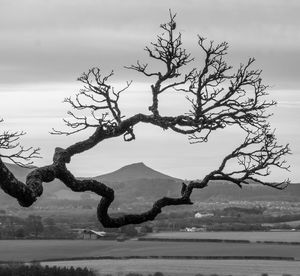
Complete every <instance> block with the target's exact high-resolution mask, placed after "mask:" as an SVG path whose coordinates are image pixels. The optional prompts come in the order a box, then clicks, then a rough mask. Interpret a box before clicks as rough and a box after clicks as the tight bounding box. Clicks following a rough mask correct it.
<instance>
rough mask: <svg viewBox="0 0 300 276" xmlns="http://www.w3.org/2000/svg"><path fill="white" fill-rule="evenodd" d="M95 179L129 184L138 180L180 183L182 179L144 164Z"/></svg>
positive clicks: (124, 168)
mask: <svg viewBox="0 0 300 276" xmlns="http://www.w3.org/2000/svg"><path fill="white" fill-rule="evenodd" d="M94 179H96V180H99V181H103V182H128V181H134V180H137V179H148V180H149V179H164V180H176V181H180V179H177V178H174V177H172V176H169V175H166V174H163V173H161V172H158V171H156V170H153V169H151V168H149V167H148V166H146V165H145V164H144V163H142V162H140V163H133V164H130V165H127V166H124V167H122V168H120V169H118V170H116V171H113V172H111V173H107V174H103V175H99V176H96V177H94Z"/></svg>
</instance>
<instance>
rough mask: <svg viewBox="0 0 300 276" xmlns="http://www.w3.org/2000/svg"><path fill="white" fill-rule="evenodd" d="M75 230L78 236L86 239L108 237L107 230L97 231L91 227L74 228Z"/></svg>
mask: <svg viewBox="0 0 300 276" xmlns="http://www.w3.org/2000/svg"><path fill="white" fill-rule="evenodd" d="M72 231H73V232H76V233H77V234H78V238H81V239H84V240H97V239H101V238H103V237H106V232H103V231H95V230H91V229H72Z"/></svg>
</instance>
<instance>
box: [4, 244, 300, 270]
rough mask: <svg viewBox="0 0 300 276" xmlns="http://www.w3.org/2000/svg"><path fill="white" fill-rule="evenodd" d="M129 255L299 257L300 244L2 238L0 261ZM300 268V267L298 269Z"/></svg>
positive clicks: (297, 258)
mask: <svg viewBox="0 0 300 276" xmlns="http://www.w3.org/2000/svg"><path fill="white" fill-rule="evenodd" d="M101 256H111V257H124V256H125V257H126V256H145V257H146V256H179V257H180V256H181V257H182V256H256V257H257V256H268V257H293V258H295V259H296V260H299V261H300V245H287V244H282V245H280V244H262V243H248V244H246V243H244V244H239V243H209V242H201V243H199V242H173V241H172V242H161V241H137V240H128V241H125V242H117V241H104V240H103V241H101V240H0V261H2V262H6V261H25V262H29V261H33V260H39V261H41V260H65V259H71V258H81V259H85V258H89V257H101ZM299 271H300V269H299Z"/></svg>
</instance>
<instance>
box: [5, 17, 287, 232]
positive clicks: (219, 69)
mask: <svg viewBox="0 0 300 276" xmlns="http://www.w3.org/2000/svg"><path fill="white" fill-rule="evenodd" d="M175 16H176V15H172V13H171V12H170V21H169V22H168V23H166V24H162V25H161V26H160V27H161V29H162V30H163V34H162V35H159V36H157V40H156V41H155V42H153V43H151V46H147V47H146V48H145V51H146V53H147V54H148V56H149V57H150V59H152V60H155V61H157V62H159V63H161V64H162V65H163V68H164V70H163V71H158V72H155V71H154V72H153V71H151V68H149V66H148V64H147V63H145V64H143V63H141V62H139V61H138V62H137V64H136V65H131V66H127V67H126V68H127V69H130V70H134V71H137V72H138V73H141V74H143V75H144V76H146V77H149V78H151V79H153V84H152V85H151V94H152V100H151V103H150V106H149V113H147V114H143V113H138V114H135V115H133V116H131V117H126V116H125V115H124V114H123V113H122V112H121V108H120V105H119V99H120V95H121V93H123V92H124V91H125V90H127V89H128V88H130V84H131V82H127V83H126V85H125V87H124V88H123V89H121V90H118V91H116V90H115V89H114V87H113V86H112V84H110V83H109V81H110V78H111V77H112V75H113V72H112V73H110V74H108V75H102V74H101V72H100V69H99V68H92V69H90V70H89V71H88V72H87V73H83V74H82V76H81V77H80V78H79V81H81V82H82V83H83V85H84V88H83V89H82V90H80V91H79V93H78V94H77V95H76V96H75V98H67V99H65V102H67V103H68V104H70V105H71V107H72V110H71V111H69V112H68V114H69V118H68V119H65V120H64V122H65V124H66V125H67V127H69V128H70V129H71V130H69V131H58V130H53V134H66V135H71V134H75V133H78V132H81V131H84V130H86V129H89V128H92V129H93V130H94V132H93V134H92V135H91V136H90V137H88V138H86V139H84V140H83V141H79V142H77V143H74V144H72V145H70V146H69V147H67V148H65V149H62V148H56V150H55V153H54V157H53V163H52V164H50V165H49V166H45V167H41V168H36V169H34V170H33V171H32V172H31V173H30V174H29V175H28V176H27V179H26V183H22V182H20V181H18V180H17V179H16V178H15V177H14V176H13V175H12V173H11V172H10V171H9V170H8V169H7V167H6V166H5V164H4V163H3V162H2V160H1V158H0V183H1V188H2V189H3V190H4V191H5V192H6V193H8V194H9V195H11V196H13V197H15V198H17V199H18V201H19V203H20V204H21V205H22V206H30V205H31V204H33V202H35V201H36V199H37V198H38V197H39V196H40V195H41V194H42V192H43V187H42V184H43V183H48V182H51V181H53V180H54V179H59V180H61V181H62V182H63V183H64V184H65V185H66V186H67V187H69V188H70V189H71V190H72V191H74V192H84V191H91V192H94V193H96V194H97V195H99V196H100V197H101V200H100V202H99V205H98V209H97V215H98V219H99V221H100V222H101V223H102V224H103V226H105V227H120V226H123V225H126V224H137V223H142V222H145V221H148V220H153V219H154V218H155V217H156V216H157V215H158V214H159V213H160V212H161V210H162V209H163V208H164V207H166V206H171V205H183V204H192V202H191V199H190V197H191V194H192V192H193V190H194V189H202V188H204V187H206V186H207V185H208V184H209V183H210V182H211V181H215V180H226V181H229V182H232V183H235V184H236V185H238V186H239V187H242V186H243V185H247V184H251V183H253V182H255V183H259V184H262V185H267V186H271V187H273V188H276V189H283V188H284V187H285V186H286V185H287V184H288V181H286V182H282V183H280V184H273V183H268V182H264V181H263V180H262V179H261V178H262V177H265V176H267V175H269V174H270V168H271V167H277V168H280V169H284V170H288V168H289V167H288V165H287V164H286V161H285V160H284V159H283V158H284V156H286V155H287V154H289V153H290V149H289V146H288V145H280V144H278V142H277V140H276V137H275V134H274V132H272V131H271V130H270V126H269V124H268V121H267V120H268V118H269V116H270V113H269V112H268V109H269V107H271V106H273V105H275V102H274V101H267V100H266V99H265V96H266V95H267V91H266V90H267V88H268V87H267V86H266V85H264V84H263V83H262V78H261V71H260V70H254V69H252V66H253V63H254V59H252V58H251V59H249V60H248V61H247V62H246V64H244V65H240V67H239V68H238V69H237V70H236V72H233V69H232V67H231V66H229V65H227V63H226V61H225V57H226V54H227V50H228V44H227V43H226V42H223V43H220V44H215V43H214V42H209V43H207V42H206V40H205V39H204V38H203V37H201V36H198V46H199V48H200V51H202V52H203V53H204V61H203V65H202V66H201V67H199V66H198V64H196V65H195V68H192V69H191V64H192V63H193V64H195V63H196V62H195V60H194V59H193V58H192V57H191V55H190V54H189V53H188V52H187V51H186V49H185V48H184V47H183V45H182V44H183V43H182V35H181V34H180V33H177V32H176V22H175ZM170 90H171V91H173V92H174V93H181V94H182V95H183V96H184V97H186V99H187V101H188V103H189V104H190V108H189V109H188V110H186V112H185V113H183V114H177V115H174V116H165V115H163V114H162V113H161V111H160V110H159V100H160V96H161V95H162V94H164V93H166V92H167V91H170ZM141 123H145V124H151V125H154V126H157V127H159V128H162V129H169V130H171V131H174V132H177V133H180V134H183V135H187V136H188V137H189V140H190V142H191V143H199V142H206V141H207V140H208V138H209V136H210V135H211V134H212V133H214V131H215V130H221V129H224V128H225V127H228V126H238V127H239V128H240V129H241V130H242V131H243V132H245V134H246V137H245V140H244V141H243V142H242V143H241V144H240V145H239V146H238V147H236V149H234V150H233V151H232V152H231V153H230V154H228V155H227V156H225V157H224V159H223V160H222V162H221V164H220V165H219V167H218V168H217V169H216V170H213V171H211V172H210V173H209V174H207V175H206V176H205V177H204V178H203V179H202V180H201V181H190V182H189V183H187V184H186V183H183V184H182V188H181V195H180V196H178V197H177V198H170V197H162V198H161V199H159V200H157V201H156V202H155V203H154V204H153V206H152V207H151V208H150V209H149V210H148V211H147V212H143V213H141V214H126V215H122V216H120V217H117V218H113V217H111V216H110V215H109V207H110V205H111V203H112V202H113V201H114V190H113V189H111V188H110V187H108V186H107V185H105V184H104V183H101V182H99V181H96V180H92V179H85V180H82V179H77V178H76V177H74V176H73V175H72V173H71V172H70V171H69V170H68V169H67V166H66V165H67V164H68V163H70V162H71V159H72V157H73V156H74V155H76V154H80V153H82V152H85V151H87V150H90V149H92V148H93V147H95V146H96V145H97V144H99V143H101V142H102V141H104V140H106V139H110V138H113V137H119V136H123V138H124V140H125V141H131V140H133V139H135V134H134V128H135V126H136V125H138V124H141ZM10 135H11V136H10ZM10 135H9V134H8V133H4V134H3V135H2V136H0V150H1V146H2V149H6V148H7V149H15V148H17V147H19V144H18V142H17V141H18V139H19V137H20V136H21V135H23V133H12V134H10ZM36 153H37V151H36V150H32V149H31V148H30V149H24V148H20V151H19V152H18V151H17V153H15V155H10V157H11V160H12V161H13V162H16V163H17V164H19V165H20V163H18V161H16V160H20V159H21V160H25V161H28V160H29V159H30V158H32V157H35V155H36ZM1 154H2V153H1ZM1 154H0V157H7V158H9V159H10V157H9V155H8V156H5V155H4V154H2V155H1Z"/></svg>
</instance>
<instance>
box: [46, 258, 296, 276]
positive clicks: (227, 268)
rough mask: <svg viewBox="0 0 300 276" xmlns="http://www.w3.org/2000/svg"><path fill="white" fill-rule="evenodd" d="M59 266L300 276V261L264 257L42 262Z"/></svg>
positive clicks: (109, 270) (119, 271)
mask: <svg viewBox="0 0 300 276" xmlns="http://www.w3.org/2000/svg"><path fill="white" fill-rule="evenodd" d="M42 264H44V265H45V264H47V265H58V266H74V267H76V266H78V267H84V266H87V267H88V268H91V269H93V270H95V271H97V272H98V273H101V274H102V275H103V274H107V273H109V274H113V275H118V276H122V275H126V274H127V273H129V272H139V273H143V274H144V275H148V274H149V273H154V272H156V271H160V272H163V273H164V275H166V276H167V275H172V276H175V275H176V276H179V275H180V276H182V275H184V276H195V275H196V274H197V273H202V274H204V275H213V274H218V275H234V276H242V275H243V276H245V275H251V276H254V275H255V276H256V275H259V276H261V274H262V273H268V275H269V276H277V275H278V276H279V275H280V276H282V275H284V274H285V275H287V274H290V275H293V276H299V275H300V262H288V261H260V260H254V261H253V260H252V261H251V260H145V259H142V260H140V259H132V260H84V261H69V262H52V263H42Z"/></svg>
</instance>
